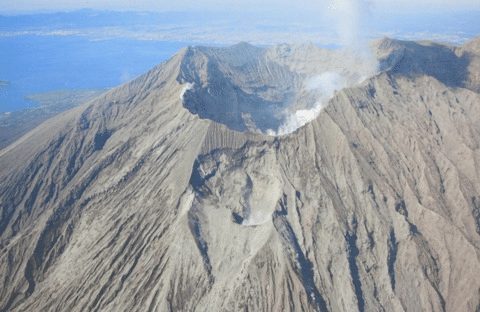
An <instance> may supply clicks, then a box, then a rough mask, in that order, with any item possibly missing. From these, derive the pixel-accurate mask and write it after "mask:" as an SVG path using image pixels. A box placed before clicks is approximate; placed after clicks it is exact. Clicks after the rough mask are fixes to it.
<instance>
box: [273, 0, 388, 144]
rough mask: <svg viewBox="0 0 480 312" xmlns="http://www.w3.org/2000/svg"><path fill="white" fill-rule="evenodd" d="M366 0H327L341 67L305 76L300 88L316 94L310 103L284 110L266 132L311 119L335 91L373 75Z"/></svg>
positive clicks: (294, 126) (286, 130)
mask: <svg viewBox="0 0 480 312" xmlns="http://www.w3.org/2000/svg"><path fill="white" fill-rule="evenodd" d="M369 10H370V3H369V2H368V1H366V0H331V2H330V5H329V10H328V12H327V14H328V15H329V18H330V19H332V20H333V22H334V23H335V26H336V30H337V33H338V36H339V42H340V44H341V46H342V50H343V51H342V52H339V54H340V55H341V57H342V58H343V62H342V67H340V68H336V69H334V70H331V69H330V70H327V71H325V72H323V73H319V74H317V75H316V76H314V77H311V78H309V79H307V80H306V81H305V83H304V90H305V91H307V92H312V93H313V94H315V96H316V99H317V100H316V102H315V103H314V105H313V106H311V107H308V108H304V109H300V110H297V111H295V112H294V113H293V114H292V112H289V111H286V112H285V115H287V117H286V120H285V122H284V124H283V125H281V126H280V127H279V128H278V130H277V131H276V132H275V131H272V130H269V131H267V133H268V134H270V135H285V134H288V133H291V132H293V131H295V130H296V129H298V128H300V127H302V126H304V125H305V124H307V123H308V122H310V121H312V120H314V119H315V118H316V117H317V116H318V115H319V114H320V112H321V111H322V109H323V108H324V107H325V106H326V105H327V103H328V101H329V100H330V99H331V98H332V97H333V96H334V94H335V91H338V90H341V89H343V88H346V87H351V86H354V85H356V84H358V83H361V82H362V81H364V80H365V79H367V78H369V77H371V76H373V75H374V74H375V73H376V72H377V70H378V64H377V60H376V59H375V57H374V56H373V54H372V51H371V50H370V47H369V44H368V38H367V36H366V35H367V26H366V22H365V20H366V18H367V17H368V15H369Z"/></svg>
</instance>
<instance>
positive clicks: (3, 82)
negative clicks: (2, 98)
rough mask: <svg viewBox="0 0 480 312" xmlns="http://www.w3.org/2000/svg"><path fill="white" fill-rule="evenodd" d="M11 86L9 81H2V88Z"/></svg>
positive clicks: (0, 81)
mask: <svg viewBox="0 0 480 312" xmlns="http://www.w3.org/2000/svg"><path fill="white" fill-rule="evenodd" d="M9 84H10V82H9V81H6V80H0V87H5V86H8V85H9Z"/></svg>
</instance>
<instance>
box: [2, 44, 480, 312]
mask: <svg viewBox="0 0 480 312" xmlns="http://www.w3.org/2000/svg"><path fill="white" fill-rule="evenodd" d="M373 50H374V55H375V59H376V61H375V63H377V61H378V66H377V67H376V70H375V71H374V72H372V71H370V68H371V64H367V63H366V62H364V61H358V60H356V59H355V58H354V57H347V56H346V55H345V54H344V53H343V52H341V51H329V50H323V49H320V48H318V47H316V46H313V45H286V44H284V45H279V46H274V47H268V48H259V47H254V46H251V45H249V44H246V43H241V44H238V45H235V46H232V47H228V48H208V47H189V48H186V49H183V50H181V51H180V52H178V53H177V54H176V55H175V56H174V57H173V58H171V59H170V60H169V61H167V62H164V63H162V64H160V65H158V66H157V67H155V68H153V69H152V70H151V71H150V72H148V73H146V74H145V75H143V76H141V77H139V78H137V79H136V80H134V81H132V82H130V83H127V84H125V85H122V86H120V87H118V88H116V89H113V90H111V91H108V92H107V93H105V94H103V95H101V96H99V97H97V98H95V99H94V100H92V101H90V102H88V103H85V104H83V105H81V106H79V107H77V108H74V109H73V110H69V111H67V112H65V113H62V114H60V115H58V116H56V117H54V118H52V119H50V120H48V121H46V122H44V123H43V124H41V125H40V126H39V127H37V128H36V129H34V130H33V131H31V132H29V133H28V134H26V135H25V136H23V137H22V138H20V139H18V140H17V141H15V142H14V143H13V144H11V145H10V146H8V147H6V148H4V149H2V150H0V207H1V208H0V209H1V216H0V311H478V310H479V309H480V278H479V274H478V272H480V93H479V92H480V40H479V39H476V40H473V41H470V42H468V43H466V44H465V45H463V46H460V47H453V46H447V45H442V44H438V43H433V42H410V41H399V40H393V39H382V40H379V41H377V42H375V43H374V44H373ZM325 73H327V74H326V75H325ZM365 73H368V75H366V76H365ZM332 77H333V78H332ZM332 79H333V80H334V81H341V83H336V82H335V83H333V87H328V88H326V87H324V86H323V83H324V82H325V81H327V82H328V81H330V82H331V80H332ZM335 79H337V80H335ZM312 85H314V86H313V87H309V86H312ZM319 86H320V87H319ZM319 99H320V102H321V103H320V104H321V109H319V107H320V106H318V105H320V104H319ZM312 109H314V111H315V114H314V118H311V119H312V120H310V119H309V118H307V120H304V121H301V120H300V121H298V120H297V123H294V124H293V127H290V126H289V127H286V128H285V127H284V126H285V125H288V124H289V116H291V115H292V114H295V112H298V111H310V110H312ZM282 127H283V128H282ZM282 129H283V130H282ZM272 134H273V135H272Z"/></svg>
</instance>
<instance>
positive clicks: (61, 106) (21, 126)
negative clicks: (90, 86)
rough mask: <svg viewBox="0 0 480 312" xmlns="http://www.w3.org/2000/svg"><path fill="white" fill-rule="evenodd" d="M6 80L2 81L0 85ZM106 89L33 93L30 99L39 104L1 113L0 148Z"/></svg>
mask: <svg viewBox="0 0 480 312" xmlns="http://www.w3.org/2000/svg"><path fill="white" fill-rule="evenodd" d="M3 83H7V84H8V82H6V81H0V86H1V85H3ZM103 92H105V90H75V91H64V90H62V91H54V92H47V93H39V94H33V95H30V96H28V97H27V99H28V100H30V101H33V102H35V103H38V106H36V107H33V108H28V109H24V110H20V111H15V112H5V113H0V150H1V149H3V148H4V147H6V146H8V145H9V144H11V143H13V142H14V141H15V140H17V139H18V138H20V137H21V136H22V135H24V134H25V133H27V132H28V131H30V130H32V129H33V128H35V127H36V126H38V125H39V124H41V123H42V122H44V121H45V120H47V119H49V118H51V117H53V116H55V115H57V114H59V113H62V112H64V111H66V110H69V109H71V108H73V107H75V106H77V105H80V104H82V103H85V102H88V101H89V100H91V99H93V98H94V97H96V96H98V95H100V94H101V93H103Z"/></svg>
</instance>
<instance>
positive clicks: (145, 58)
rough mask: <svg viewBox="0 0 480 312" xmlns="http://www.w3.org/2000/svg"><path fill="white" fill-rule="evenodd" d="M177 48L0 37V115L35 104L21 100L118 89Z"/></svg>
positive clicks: (81, 39) (140, 43)
mask: <svg viewBox="0 0 480 312" xmlns="http://www.w3.org/2000/svg"><path fill="white" fill-rule="evenodd" d="M186 45H188V44H187V43H182V42H161V41H142V40H133V39H108V40H91V39H89V38H87V37H83V36H38V35H21V36H10V37H8V36H5V37H0V80H3V81H8V84H7V85H6V86H0V112H9V111H17V110H21V109H24V108H28V107H32V106H34V105H36V103H33V102H30V101H28V100H26V99H25V97H26V96H28V95H31V94H35V93H42V92H48V91H56V90H79V89H103V88H110V87H114V86H117V85H119V84H121V83H124V82H126V81H129V80H131V79H133V78H135V77H136V76H138V75H141V74H143V73H145V72H146V71H148V70H149V69H150V68H152V67H153V66H155V65H157V64H159V63H161V62H162V61H164V60H166V59H168V58H170V57H171V56H172V55H173V54H175V52H177V51H178V50H179V49H180V48H182V47H184V46H186Z"/></svg>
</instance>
